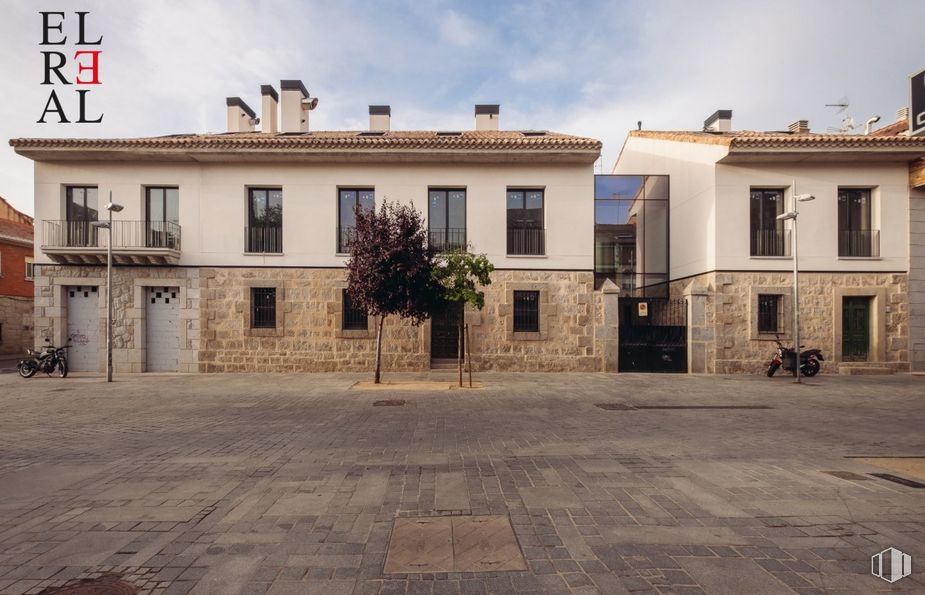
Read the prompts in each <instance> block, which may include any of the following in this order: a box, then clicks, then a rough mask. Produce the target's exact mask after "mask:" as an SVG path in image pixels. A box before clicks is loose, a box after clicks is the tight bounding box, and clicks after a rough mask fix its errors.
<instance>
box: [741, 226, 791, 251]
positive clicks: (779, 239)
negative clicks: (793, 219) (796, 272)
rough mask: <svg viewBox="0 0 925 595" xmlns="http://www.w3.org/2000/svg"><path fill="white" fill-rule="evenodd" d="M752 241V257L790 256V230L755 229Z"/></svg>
mask: <svg viewBox="0 0 925 595" xmlns="http://www.w3.org/2000/svg"><path fill="white" fill-rule="evenodd" d="M751 240H752V243H751V255H752V256H780V257H789V256H790V253H791V250H790V230H789V229H753V230H752V238H751Z"/></svg>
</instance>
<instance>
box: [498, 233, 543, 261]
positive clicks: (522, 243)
mask: <svg viewBox="0 0 925 595" xmlns="http://www.w3.org/2000/svg"><path fill="white" fill-rule="evenodd" d="M507 253H508V254H510V255H514V256H542V255H544V254H546V230H545V229H537V228H521V229H515V228H508V230H507Z"/></svg>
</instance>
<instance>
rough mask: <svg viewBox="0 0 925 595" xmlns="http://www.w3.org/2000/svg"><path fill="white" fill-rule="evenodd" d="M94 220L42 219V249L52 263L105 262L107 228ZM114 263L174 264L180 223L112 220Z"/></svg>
mask: <svg viewBox="0 0 925 595" xmlns="http://www.w3.org/2000/svg"><path fill="white" fill-rule="evenodd" d="M95 223H96V222H95V221H65V220H45V221H42V246H41V249H42V252H43V253H44V254H45V255H47V256H48V257H49V258H51V259H52V260H53V261H54V262H59V263H67V264H105V263H106V252H107V249H108V246H109V244H108V242H109V237H110V231H109V230H108V229H105V228H103V229H101V228H99V227H97V225H95ZM111 237H112V255H113V262H114V263H116V264H177V263H178V262H179V260H180V225H179V224H178V223H173V222H171V221H120V220H116V221H113V222H112V233H111Z"/></svg>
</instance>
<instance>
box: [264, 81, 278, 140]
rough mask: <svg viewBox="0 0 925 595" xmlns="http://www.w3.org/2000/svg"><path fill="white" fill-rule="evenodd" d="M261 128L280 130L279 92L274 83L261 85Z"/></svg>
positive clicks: (267, 130)
mask: <svg viewBox="0 0 925 595" xmlns="http://www.w3.org/2000/svg"><path fill="white" fill-rule="evenodd" d="M260 122H261V127H260V130H261V131H262V132H273V133H276V132H279V94H277V92H276V89H274V88H273V85H260Z"/></svg>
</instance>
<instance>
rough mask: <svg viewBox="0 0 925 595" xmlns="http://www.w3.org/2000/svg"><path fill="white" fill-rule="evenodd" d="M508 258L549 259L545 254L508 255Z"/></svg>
mask: <svg viewBox="0 0 925 595" xmlns="http://www.w3.org/2000/svg"><path fill="white" fill-rule="evenodd" d="M507 257H508V258H549V257H548V256H546V255H545V254H508V255H507Z"/></svg>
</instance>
